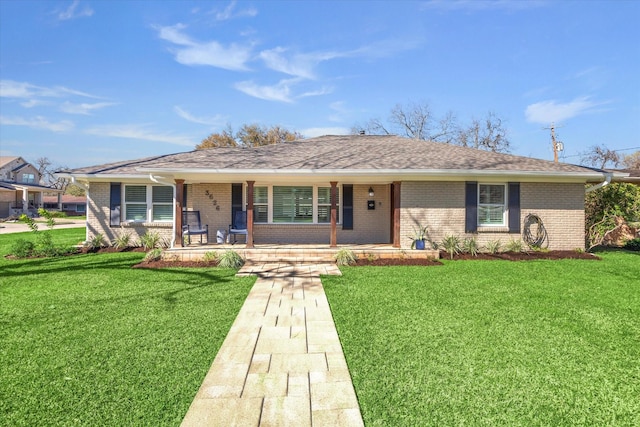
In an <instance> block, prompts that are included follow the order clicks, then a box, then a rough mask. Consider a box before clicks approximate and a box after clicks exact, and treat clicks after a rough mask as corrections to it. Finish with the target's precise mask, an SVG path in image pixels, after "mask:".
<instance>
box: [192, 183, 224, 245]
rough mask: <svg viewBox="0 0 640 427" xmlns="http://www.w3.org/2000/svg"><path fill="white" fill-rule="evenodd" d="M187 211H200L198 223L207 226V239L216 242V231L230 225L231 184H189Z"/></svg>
mask: <svg viewBox="0 0 640 427" xmlns="http://www.w3.org/2000/svg"><path fill="white" fill-rule="evenodd" d="M187 210H193V211H200V222H201V223H202V225H203V226H204V225H205V224H207V225H208V226H209V239H210V241H211V242H215V241H216V232H217V230H225V231H227V230H228V229H229V224H231V184H190V185H188V188H187Z"/></svg>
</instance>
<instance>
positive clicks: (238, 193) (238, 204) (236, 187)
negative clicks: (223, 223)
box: [231, 184, 242, 227]
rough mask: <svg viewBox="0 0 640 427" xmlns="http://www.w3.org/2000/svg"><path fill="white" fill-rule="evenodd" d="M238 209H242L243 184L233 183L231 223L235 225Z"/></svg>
mask: <svg viewBox="0 0 640 427" xmlns="http://www.w3.org/2000/svg"><path fill="white" fill-rule="evenodd" d="M238 211H242V184H231V225H233V226H234V227H235V224H234V223H235V221H236V212H238Z"/></svg>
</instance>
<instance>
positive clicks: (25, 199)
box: [22, 188, 29, 213]
mask: <svg viewBox="0 0 640 427" xmlns="http://www.w3.org/2000/svg"><path fill="white" fill-rule="evenodd" d="M22 212H23V213H27V212H29V189H28V188H23V189H22Z"/></svg>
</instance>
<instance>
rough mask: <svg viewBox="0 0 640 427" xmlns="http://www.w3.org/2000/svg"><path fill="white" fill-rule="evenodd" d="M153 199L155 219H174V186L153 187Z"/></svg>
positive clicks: (153, 216)
mask: <svg viewBox="0 0 640 427" xmlns="http://www.w3.org/2000/svg"><path fill="white" fill-rule="evenodd" d="M152 194H153V197H152V201H153V208H152V210H153V215H152V218H153V221H171V220H173V188H172V187H166V186H164V187H160V186H157V185H155V186H153V187H152Z"/></svg>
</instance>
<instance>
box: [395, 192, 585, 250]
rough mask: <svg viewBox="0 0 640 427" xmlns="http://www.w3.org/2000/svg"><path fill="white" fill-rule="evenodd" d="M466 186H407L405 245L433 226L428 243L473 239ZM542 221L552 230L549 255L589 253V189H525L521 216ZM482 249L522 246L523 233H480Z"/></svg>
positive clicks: (403, 208) (402, 232)
mask: <svg viewBox="0 0 640 427" xmlns="http://www.w3.org/2000/svg"><path fill="white" fill-rule="evenodd" d="M464 185H465V183H464V182H403V183H402V196H401V203H400V205H401V218H400V235H401V238H400V243H401V246H402V247H403V248H408V247H410V246H411V240H410V237H411V236H412V235H413V229H414V227H418V225H427V226H429V237H430V238H431V239H432V240H434V241H436V242H440V241H441V240H442V239H443V238H444V237H445V236H446V235H449V234H452V235H455V236H458V237H460V238H465V237H471V236H473V235H472V234H466V233H465V188H464ZM530 213H533V214H536V215H538V216H539V217H540V218H541V219H542V221H543V224H544V226H545V228H546V230H547V233H548V237H549V249H558V250H571V249H575V248H582V249H584V185H583V184H557V183H555V184H551V183H522V184H521V185H520V216H521V224H522V227H524V218H525V217H526V216H527V215H528V214H530ZM474 235H475V236H476V237H477V239H478V243H479V244H481V245H484V244H486V243H487V242H489V241H492V240H500V241H502V242H503V243H504V244H506V243H507V242H508V241H509V240H510V239H514V240H521V239H522V234H521V233H508V232H507V231H506V230H503V231H501V232H484V231H480V232H478V233H476V234H474Z"/></svg>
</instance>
